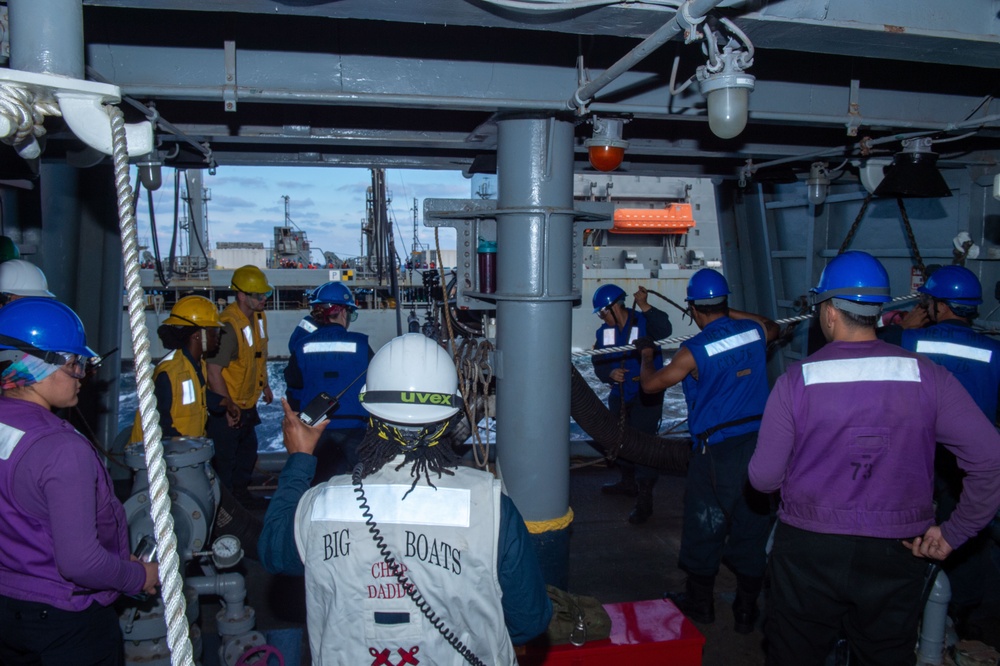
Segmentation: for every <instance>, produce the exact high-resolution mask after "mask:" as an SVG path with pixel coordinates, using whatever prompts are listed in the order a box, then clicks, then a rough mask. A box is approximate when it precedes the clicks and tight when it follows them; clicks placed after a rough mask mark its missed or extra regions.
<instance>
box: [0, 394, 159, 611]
mask: <svg viewBox="0 0 1000 666" xmlns="http://www.w3.org/2000/svg"><path fill="white" fill-rule="evenodd" d="M0 458H2V461H0V474H2V479H0V499H2V504H0V539H2V541H0V594H5V595H7V596H11V597H15V598H18V599H26V600H29V601H40V602H44V603H48V604H51V605H53V606H56V607H58V608H63V609H65V610H82V609H84V608H86V607H87V606H89V605H90V604H91V603H93V602H95V601H96V602H97V603H100V604H101V605H105V606H106V605H109V604H111V603H112V602H113V601H114V600H115V599H116V598H117V597H118V594H119V593H120V592H125V593H129V594H134V593H138V592H140V591H141V590H142V586H143V584H144V583H145V579H146V573H145V569H144V568H143V566H142V565H141V564H140V563H138V562H130V561H129V549H128V527H127V524H126V517H125V511H124V510H123V508H122V505H121V503H120V502H118V500H117V498H115V496H114V493H113V488H112V484H111V479H110V477H109V476H108V473H107V471H106V470H105V469H104V466H103V465H102V463H101V461H100V459H99V458H98V457H97V454H96V453H95V452H94V450H93V447H91V445H90V443H89V442H87V440H86V439H84V437H83V436H82V435H80V434H79V433H78V432H76V431H75V430H74V429H73V428H72V427H71V426H70V425H69V424H67V423H66V422H65V421H62V419H59V418H58V417H56V416H55V415H53V414H51V413H50V412H49V411H48V410H47V409H44V408H42V407H40V406H38V405H35V404H33V403H30V402H27V401H24V400H15V399H10V398H0Z"/></svg>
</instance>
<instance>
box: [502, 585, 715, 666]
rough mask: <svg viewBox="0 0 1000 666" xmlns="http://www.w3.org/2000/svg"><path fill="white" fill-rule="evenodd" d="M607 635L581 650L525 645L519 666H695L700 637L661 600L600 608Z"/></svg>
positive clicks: (697, 660) (699, 633) (578, 648)
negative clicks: (608, 619)
mask: <svg viewBox="0 0 1000 666" xmlns="http://www.w3.org/2000/svg"><path fill="white" fill-rule="evenodd" d="M604 609H605V610H606V611H608V615H609V616H610V617H611V636H610V637H609V638H607V639H605V640H602V641H590V642H588V643H587V644H586V645H584V646H582V647H575V646H573V645H556V646H551V647H537V646H529V647H528V648H527V650H526V651H525V654H523V655H521V656H520V657H518V664H520V666H541V665H542V664H544V665H545V666H557V665H565V666H589V665H590V664H593V665H594V666H598V665H600V666H605V665H606V664H626V663H630V664H642V663H649V664H670V665H671V666H701V651H702V646H703V645H705V637H704V636H702V634H701V632H700V631H698V629H697V628H696V627H695V626H694V625H693V624H692V623H691V621H690V620H688V619H687V618H686V617H684V615H682V614H681V612H680V611H679V610H677V607H676V606H674V605H673V604H672V603H671V602H670V601H667V600H666V599H653V600H650V601H633V602H628V603H621V604H605V605H604Z"/></svg>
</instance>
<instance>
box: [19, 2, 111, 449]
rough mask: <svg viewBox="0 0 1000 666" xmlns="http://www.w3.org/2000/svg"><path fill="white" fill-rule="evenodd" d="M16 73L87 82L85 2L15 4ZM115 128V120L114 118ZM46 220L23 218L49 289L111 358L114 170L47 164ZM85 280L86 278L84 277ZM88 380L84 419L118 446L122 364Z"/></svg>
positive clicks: (41, 180) (43, 187) (42, 197)
mask: <svg viewBox="0 0 1000 666" xmlns="http://www.w3.org/2000/svg"><path fill="white" fill-rule="evenodd" d="M7 8H8V15H9V20H10V44H11V46H10V66H11V69H16V70H22V71H27V72H36V73H41V74H58V75H61V76H67V77H70V78H75V79H83V78H84V53H83V3H82V1H81V0H10V1H9V2H8V3H7ZM108 122H109V123H110V120H109V121H108ZM37 192H38V196H39V210H40V213H41V214H40V217H41V220H40V221H39V220H19V221H18V225H19V226H20V227H21V228H22V229H26V228H30V227H34V226H36V225H39V222H40V232H39V243H38V253H37V254H36V255H35V256H33V257H31V260H32V261H34V262H35V263H36V264H37V265H38V266H39V267H40V268H41V269H42V270H43V271H44V272H45V275H46V278H47V279H48V282H49V288H50V290H51V291H52V292H53V293H54V294H55V295H56V297H57V298H58V299H59V300H60V301H62V302H63V303H65V304H66V305H68V306H70V307H71V308H73V310H75V311H76V312H77V314H79V315H80V318H81V319H82V320H83V323H84V328H85V330H86V332H87V341H88V343H89V344H90V346H91V347H92V348H93V349H96V350H98V351H100V352H101V353H106V352H109V351H111V350H112V349H115V348H117V347H118V346H119V344H120V339H121V315H122V308H121V294H122V273H121V240H120V238H119V236H118V227H117V224H116V220H117V199H116V197H115V185H114V174H113V173H112V171H111V170H110V169H109V168H107V167H95V168H92V169H89V170H87V171H86V172H81V171H80V170H79V169H76V168H74V167H71V166H69V165H66V164H43V165H41V166H40V168H39V176H38V188H37ZM83 276H85V278H83V279H81V278H82V277H83ZM120 361H121V357H120V355H118V354H114V355H112V356H110V357H109V362H108V365H107V367H104V368H102V369H101V370H100V371H99V372H98V375H97V377H95V378H94V379H93V380H91V381H89V382H86V383H85V384H84V388H83V390H82V392H81V394H80V402H79V414H82V415H83V418H84V419H85V420H86V422H87V425H86V427H82V426H81V424H79V423H76V421H75V419H73V420H74V423H75V424H76V425H77V428H78V429H80V430H82V431H84V432H86V431H87V430H90V431H93V432H94V434H95V435H96V437H97V439H98V443H99V444H100V445H101V446H103V447H104V448H105V449H110V448H111V443H112V441H113V440H114V437H115V435H116V434H117V431H118V422H117V421H118V419H117V417H118V382H117V376H118V364H119V363H120Z"/></svg>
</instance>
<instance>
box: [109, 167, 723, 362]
mask: <svg viewBox="0 0 1000 666" xmlns="http://www.w3.org/2000/svg"><path fill="white" fill-rule="evenodd" d="M185 183H186V187H185V188H184V190H186V193H185V194H183V195H182V196H183V198H184V199H186V200H187V202H188V204H189V205H188V210H189V211H190V212H191V217H190V218H188V219H183V220H181V223H180V224H179V225H178V227H179V228H180V229H181V230H184V231H187V233H188V241H187V243H186V247H188V248H195V249H200V248H202V247H204V248H207V249H208V251H207V256H205V255H199V254H191V255H183V256H175V257H170V256H167V257H157V256H156V255H155V254H154V253H153V252H150V250H149V248H148V247H144V248H143V250H144V251H143V266H144V267H143V268H142V269H141V271H140V276H141V279H142V286H143V290H144V291H145V293H146V298H147V308H146V320H147V326H148V328H149V330H150V331H155V330H156V329H157V327H158V326H159V325H160V324H161V323H162V322H163V320H165V319H166V318H167V316H168V313H169V311H170V308H171V307H172V305H173V304H174V303H175V302H176V301H177V299H179V298H181V297H183V296H185V295H188V294H198V295H201V296H205V297H207V298H209V299H210V300H211V301H213V302H215V303H217V304H218V306H219V308H220V309H221V308H223V307H225V305H226V303H227V302H229V301H231V300H232V299H233V298H234V295H233V292H232V290H230V288H229V287H230V280H231V278H232V273H233V270H235V269H236V268H239V267H240V266H244V265H247V264H250V265H254V266H257V267H258V268H261V269H262V270H264V272H265V274H266V275H267V279H268V282H269V283H270V284H271V285H273V286H274V294H273V295H272V297H271V298H270V299H269V300H268V305H267V308H268V309H267V317H268V334H269V338H270V341H271V344H270V347H269V352H270V354H271V357H272V358H283V357H285V356H287V354H288V349H287V346H286V345H285V344H284V343H285V342H287V340H288V338H289V336H290V335H291V333H292V330H293V329H294V328H295V327H296V326H297V325H298V323H299V321H300V320H301V319H302V317H304V316H305V315H307V314H308V313H309V305H308V302H309V296H308V294H309V292H310V291H311V290H312V289H313V288H315V287H316V286H318V285H320V284H323V283H325V282H328V281H342V282H343V283H344V284H345V285H347V286H348V287H350V288H351V290H352V292H353V293H354V297H355V299H356V300H357V303H358V307H359V311H358V319H357V321H356V322H354V323H353V324H352V325H351V329H352V330H355V331H360V332H362V333H365V334H366V335H368V336H369V339H370V341H371V345H372V348H373V349H378V348H379V347H381V346H382V345H383V344H385V343H386V342H388V341H389V340H390V339H392V338H393V337H395V336H396V335H399V334H401V333H405V332H408V331H409V330H411V325H415V326H418V327H419V330H421V331H423V332H424V333H426V334H428V335H430V336H431V337H436V338H437V337H440V335H441V334H442V332H446V330H445V329H446V324H445V322H444V320H443V317H444V312H445V309H444V308H443V307H441V305H442V303H443V298H444V297H443V293H444V292H442V287H441V277H442V276H443V277H444V280H445V289H446V290H447V291H448V293H449V294H450V296H449V302H450V305H451V308H450V310H449V311H450V312H451V313H452V316H453V317H454V320H453V325H454V326H453V328H454V329H456V330H458V331H459V334H461V333H462V332H463V331H464V330H469V329H468V326H471V327H472V330H475V331H476V332H481V331H482V330H484V327H488V326H489V319H491V318H492V317H493V316H495V313H494V312H493V311H492V310H482V309H481V306H479V308H470V307H469V304H470V301H468V299H463V298H462V296H461V294H458V295H457V296H456V291H457V290H456V282H457V281H458V280H464V281H466V282H467V283H468V284H470V285H473V284H475V285H477V286H478V279H479V276H478V265H477V262H476V258H477V257H476V256H475V254H478V252H473V251H468V249H467V250H466V251H465V252H463V253H462V254H463V256H461V257H459V253H458V252H457V251H456V248H455V247H454V246H452V247H447V248H440V249H439V248H428V247H426V246H425V245H423V244H422V243H421V242H420V241H419V239H418V234H417V229H416V228H417V225H418V223H419V220H418V207H417V202H416V201H414V208H413V211H412V212H413V226H414V234H413V238H412V240H410V241H409V248H413V249H409V251H406V248H405V247H404V244H403V243H402V242H399V241H397V240H395V238H394V233H393V231H392V227H393V224H392V222H393V220H392V214H391V212H390V210H389V205H390V203H391V199H390V198H389V197H388V196H387V194H386V190H385V174H384V171H383V170H381V169H372V185H371V186H370V187H369V188H368V192H367V197H366V200H367V205H366V212H365V217H364V219H363V221H362V223H361V224H360V239H361V247H362V248H363V249H364V250H365V254H363V255H361V256H355V257H340V256H338V255H337V254H336V253H334V252H323V251H322V250H319V249H316V248H314V247H313V245H312V243H311V242H310V240H309V238H308V234H307V232H306V231H304V230H302V229H300V228H299V227H298V226H297V225H296V224H295V222H294V221H293V219H292V216H291V213H290V207H291V205H292V203H293V202H292V201H291V200H290V199H289V197H287V196H286V197H284V201H285V219H284V221H283V223H282V224H280V225H277V226H275V227H274V235H273V238H272V239H271V240H270V242H268V243H266V244H265V243H264V242H252V241H218V242H217V243H216V244H215V246H214V248H211V247H210V245H209V240H208V238H209V234H208V230H209V228H210V225H209V221H208V219H207V215H206V214H205V213H204V211H205V208H206V207H205V206H203V205H198V204H197V203H196V201H195V200H196V197H192V196H191V192H199V191H201V193H202V194H201V197H198V198H200V199H201V200H202V203H204V202H205V201H207V200H208V197H209V196H210V194H209V193H208V192H207V191H206V190H205V189H204V188H202V187H201V174H200V172H197V171H194V172H190V173H188V174H186V175H185ZM470 189H471V190H472V196H473V197H478V198H479V199H483V200H486V199H494V198H495V196H496V180H495V178H489V177H481V176H480V177H476V178H473V179H472V180H471V184H470ZM574 196H575V198H576V199H577V200H578V201H580V202H603V203H610V204H611V205H612V206H613V214H612V215H611V216H610V217H609V218H608V219H605V220H600V221H596V222H594V224H593V227H592V228H581V229H579V230H578V232H577V234H576V241H577V248H576V249H575V252H576V253H577V254H576V256H577V257H579V263H578V265H577V266H576V269H575V270H576V271H578V272H579V274H580V276H581V277H582V282H581V285H582V288H581V290H580V307H578V308H575V309H574V314H573V329H572V330H573V337H572V345H573V347H574V348H577V349H588V348H590V347H591V346H592V345H593V343H594V331H595V329H596V328H597V326H598V324H597V323H595V322H596V319H595V318H594V316H593V314H592V308H591V307H590V303H591V299H592V297H593V293H594V291H595V290H596V289H597V288H598V287H599V286H601V284H604V283H608V282H612V283H614V284H618V285H619V286H621V287H622V288H623V289H624V290H625V291H626V293H628V294H630V295H631V294H632V293H634V292H635V290H636V289H637V288H638V287H639V286H640V285H641V286H644V287H646V288H647V289H649V290H650V291H652V292H655V294H657V295H662V296H665V297H666V298H668V299H670V300H672V301H674V302H675V303H682V302H683V301H684V297H685V288H686V285H687V281H688V278H689V277H690V276H691V274H692V273H693V272H695V271H697V270H698V269H700V268H704V267H706V266H708V267H711V268H716V269H718V270H720V271H721V270H722V261H721V252H720V244H719V229H718V218H717V214H716V208H715V194H714V186H713V185H712V183H711V182H710V180H709V179H706V178H658V177H651V176H623V175H610V174H600V175H578V176H576V177H575V179H574ZM583 226H586V225H583ZM476 240H477V241H482V240H486V241H487V242H491V243H493V248H495V247H496V246H495V240H496V228H495V223H494V224H492V225H491V224H488V223H484V224H483V225H481V228H480V229H479V230H478V233H477V239H476ZM184 245H185V244H184V243H182V244H181V246H182V247H183V246H184ZM469 247H472V246H471V245H470V246H469ZM478 249H479V245H478V243H477V244H476V247H473V248H472V250H478ZM498 251H500V252H502V251H503V249H502V248H500V249H499V250H498ZM650 303H651V304H652V305H654V306H655V307H658V308H660V309H662V310H665V311H667V312H668V313H669V314H671V319H672V321H673V322H674V331H675V333H676V334H678V335H684V334H687V333H692V332H694V329H693V327H692V325H691V323H690V322H688V321H682V320H681V317H680V316H679V315H680V312H679V311H678V310H677V309H676V308H674V307H673V306H671V305H669V304H668V302H667V301H666V300H664V299H661V298H656V297H654V298H652V299H651V300H650ZM630 304H631V301H630ZM122 326H123V328H122V358H123V360H124V361H127V362H131V359H132V349H131V344H130V342H129V336H130V332H129V330H128V322H127V321H125V320H123V324H122ZM150 342H151V345H152V347H151V348H152V355H153V357H154V358H159V357H160V356H161V355H163V353H165V350H163V349H162V346H161V345H160V343H159V340H158V339H156V337H155V336H153V338H152V339H151V340H150Z"/></svg>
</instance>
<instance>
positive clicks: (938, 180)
mask: <svg viewBox="0 0 1000 666" xmlns="http://www.w3.org/2000/svg"><path fill="white" fill-rule="evenodd" d="M932 143H933V142H932V141H931V139H930V138H929V137H926V136H924V137H918V138H915V139H904V140H903V150H902V151H901V152H898V153H896V156H895V157H893V159H892V164H890V165H889V166H888V167H886V169H885V177H884V178H882V182H881V183H879V185H878V187H876V188H875V192H874V194H875V196H877V197H925V198H926V197H950V196H951V188H950V187H948V183H946V182H945V180H944V177H943V176H942V175H941V172H940V171H938V168H937V157H938V156H937V153H935V152H933V151H932V150H931V145H932Z"/></svg>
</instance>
